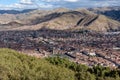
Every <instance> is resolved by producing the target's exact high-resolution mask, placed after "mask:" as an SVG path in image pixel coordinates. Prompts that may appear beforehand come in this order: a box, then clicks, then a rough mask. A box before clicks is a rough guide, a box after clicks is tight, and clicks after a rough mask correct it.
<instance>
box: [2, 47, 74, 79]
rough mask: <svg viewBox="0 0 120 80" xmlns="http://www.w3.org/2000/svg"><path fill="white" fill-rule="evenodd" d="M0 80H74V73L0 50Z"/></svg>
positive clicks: (16, 53) (25, 56) (12, 52)
mask: <svg viewBox="0 0 120 80" xmlns="http://www.w3.org/2000/svg"><path fill="white" fill-rule="evenodd" d="M0 80H74V72H73V71H71V70H68V69H66V68H61V67H58V66H53V65H51V64H50V63H48V62H47V61H45V60H42V59H37V58H35V57H30V56H27V55H23V54H20V53H18V52H16V51H13V50H9V49H0Z"/></svg>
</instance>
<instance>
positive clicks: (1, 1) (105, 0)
mask: <svg viewBox="0 0 120 80" xmlns="http://www.w3.org/2000/svg"><path fill="white" fill-rule="evenodd" d="M119 5H120V0H0V9H29V8H30V9H31V8H40V9H52V8H58V7H66V8H79V7H103V6H119Z"/></svg>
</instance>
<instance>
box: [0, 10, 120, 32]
mask: <svg viewBox="0 0 120 80" xmlns="http://www.w3.org/2000/svg"><path fill="white" fill-rule="evenodd" d="M3 16H6V17H7V16H8V17H7V18H8V19H7V18H6V17H4V18H2V17H3ZM3 16H2V15H1V16H0V17H1V18H2V19H3V20H1V21H0V23H1V24H0V29H1V30H38V29H41V28H43V27H44V28H49V29H56V30H65V29H70V30H71V29H72V30H76V29H88V30H94V31H103V32H106V31H119V30H120V22H118V21H115V20H112V19H110V18H107V17H106V16H103V15H98V14H95V13H93V12H91V11H88V10H87V9H77V10H68V9H55V10H50V11H41V10H34V11H31V12H28V13H25V14H17V15H13V14H8V15H5V14H4V15H3ZM10 16H11V17H10ZM12 16H14V17H12ZM5 18H6V19H5Z"/></svg>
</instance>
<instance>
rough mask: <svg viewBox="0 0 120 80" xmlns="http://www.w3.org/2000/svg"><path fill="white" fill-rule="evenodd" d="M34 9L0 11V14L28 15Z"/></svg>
mask: <svg viewBox="0 0 120 80" xmlns="http://www.w3.org/2000/svg"><path fill="white" fill-rule="evenodd" d="M33 10H36V9H25V10H21V11H18V10H0V14H21V13H28V12H31V11H33Z"/></svg>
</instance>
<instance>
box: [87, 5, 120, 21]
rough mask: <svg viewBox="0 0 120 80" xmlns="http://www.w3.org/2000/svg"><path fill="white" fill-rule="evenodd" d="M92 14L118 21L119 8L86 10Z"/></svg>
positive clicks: (119, 19)
mask: <svg viewBox="0 0 120 80" xmlns="http://www.w3.org/2000/svg"><path fill="white" fill-rule="evenodd" d="M88 10H90V11H92V12H94V13H97V14H102V15H105V16H107V17H109V18H111V19H114V20H117V21H120V16H119V15H120V7H119V6H118V7H117V6H116V7H102V8H91V9H88Z"/></svg>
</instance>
